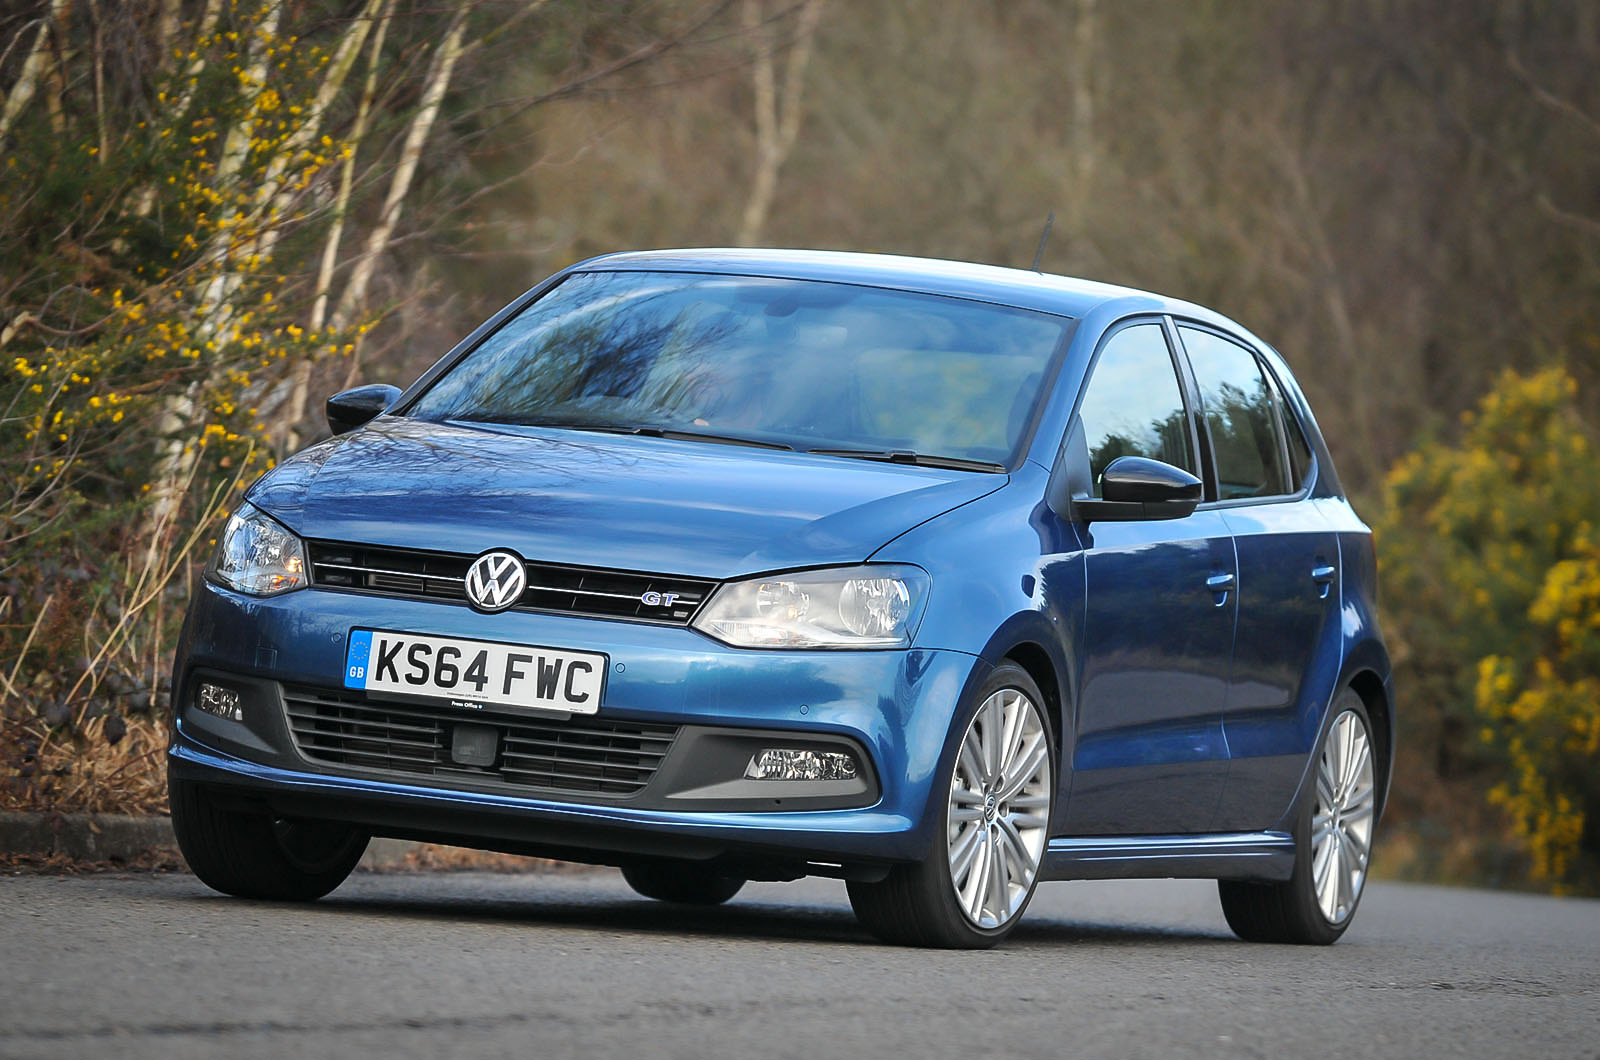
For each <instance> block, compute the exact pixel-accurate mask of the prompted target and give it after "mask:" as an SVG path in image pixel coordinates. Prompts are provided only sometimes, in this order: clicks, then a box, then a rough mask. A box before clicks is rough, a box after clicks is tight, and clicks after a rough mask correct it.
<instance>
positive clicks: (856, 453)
mask: <svg viewBox="0 0 1600 1060" xmlns="http://www.w3.org/2000/svg"><path fill="white" fill-rule="evenodd" d="M806 452H808V453H816V454H817V455H818V456H843V457H848V458H850V459H851V460H881V461H883V462H884V463H886V464H915V465H916V466H917V467H943V468H949V469H951V470H952V471H987V472H990V473H991V474H993V473H996V472H1001V471H1004V470H1005V469H1006V468H1005V465H1004V464H996V463H995V462H994V461H992V460H967V459H964V458H963V457H959V456H935V455H933V454H931V453H914V452H912V451H911V450H909V449H807V450H806Z"/></svg>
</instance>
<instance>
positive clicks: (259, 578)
mask: <svg viewBox="0 0 1600 1060" xmlns="http://www.w3.org/2000/svg"><path fill="white" fill-rule="evenodd" d="M206 573H207V574H209V575H211V577H213V578H215V579H216V580H217V581H219V582H221V583H222V584H223V585H226V586H228V587H229V588H231V589H237V590H239V591H240V592H241V593H249V594H250V595H251V596H276V595H277V594H278V593H286V592H288V591H289V590H291V589H298V588H300V587H301V586H303V585H305V584H306V551H305V546H304V545H302V544H301V543H300V539H299V538H298V537H295V536H294V535H293V534H291V533H290V532H289V531H287V530H285V529H284V528H283V527H282V526H280V525H279V524H278V523H277V521H276V520H274V519H272V518H270V517H268V516H267V515H266V514H265V513H264V512H262V511H260V510H259V509H258V508H256V507H254V506H253V505H249V504H241V505H239V510H238V511H236V512H234V513H233V514H232V515H230V516H228V525H227V526H226V527H224V528H223V531H222V537H221V538H220V539H218V541H217V551H216V555H214V556H212V557H211V564H210V566H208V567H207V568H206Z"/></svg>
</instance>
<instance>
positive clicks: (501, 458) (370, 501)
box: [249, 417, 1007, 579]
mask: <svg viewBox="0 0 1600 1060" xmlns="http://www.w3.org/2000/svg"><path fill="white" fill-rule="evenodd" d="M1006 481H1007V478H1006V476H1005V475H999V474H985V473H977V472H966V471H946V470H942V469H936V468H925V467H912V466H904V465H896V464H885V463H876V462H868V461H858V460H847V459H841V458H838V457H824V456H813V455H810V454H805V453H788V452H783V451H780V450H771V449H752V448H747V447H743V446H732V445H718V444H713V443H707V442H695V441H681V440H675V439H665V438H642V437H637V436H631V435H608V434H595V433H590V432H579V431H563V430H556V429H547V428H531V427H529V428H523V427H503V426H486V425H471V426H465V425H458V424H440V423H429V422H424V421H418V420H407V419H401V418H392V417H383V418H380V419H378V420H376V421H374V422H373V423H372V424H369V425H368V426H367V427H365V428H363V429H361V430H359V431H355V432H352V433H350V434H346V435H342V436H340V437H337V438H331V439H329V440H327V441H325V442H322V443H319V444H317V445H314V446H311V447H310V448H308V449H306V450H304V451H303V452H301V453H299V454H298V455H296V456H295V457H293V458H291V459H290V460H288V461H286V462H285V463H283V464H282V465H280V466H279V467H278V468H276V469H274V470H273V471H271V472H269V473H268V474H267V475H266V476H264V477H263V478H262V479H261V480H260V481H259V482H258V483H256V485H255V486H254V487H252V489H251V490H250V493H249V500H250V501H251V502H252V503H254V504H256V505H257V506H259V507H261V508H262V509H264V510H265V511H267V512H269V513H270V514H272V515H273V516H274V517H276V518H278V519H280V520H281V521H282V522H283V523H284V524H285V525H286V526H288V527H289V528H290V529H291V530H294V531H295V532H296V533H298V534H300V535H301V536H302V537H307V538H311V539H314V540H330V541H346V542H357V543H361V544H368V545H388V546H392V547H398V548H415V549H427V550H431V551H439V552H458V553H468V554H475V553H478V552H483V551H486V550H488V549H491V548H509V549H512V550H514V551H516V552H518V553H519V554H521V555H522V556H523V558H525V559H530V560H536V561H540V562H546V563H570V564H575V565H581V566H596V567H610V568H616V569H622V570H641V571H650V572H655V573H663V574H682V575H687V576H693V577H703V578H716V579H724V578H730V577H737V576H739V575H743V574H754V573H759V572H761V571H768V570H782V569H784V568H789V567H806V566H821V565H826V564H836V563H856V562H860V561H862V560H865V559H866V558H867V557H869V556H871V555H872V553H873V552H875V551H877V550H878V549H879V548H881V547H882V546H883V545H884V544H886V543H887V542H889V541H890V540H892V539H894V538H895V537H898V536H899V535H900V534H903V533H905V532H906V531H907V530H909V529H911V528H912V527H913V526H916V525H917V524H919V523H922V522H926V521H927V520H929V519H932V518H934V517H935V516H938V515H941V514H943V513H944V512H947V511H950V510H951V509H952V508H956V507H958V506H960V505H962V504H966V503H968V502H970V501H974V500H977V499H978V498H979V497H982V496H984V495H986V494H989V493H992V492H994V491H995V490H997V489H999V488H1000V487H1001V486H1003V485H1004V484H1005V483H1006Z"/></svg>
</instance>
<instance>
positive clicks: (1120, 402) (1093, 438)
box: [1078, 324, 1196, 497]
mask: <svg viewBox="0 0 1600 1060" xmlns="http://www.w3.org/2000/svg"><path fill="white" fill-rule="evenodd" d="M1078 418H1079V419H1080V420H1082V421H1083V435H1084V439H1085V441H1087V442H1088V445H1089V473H1090V476H1091V481H1092V482H1093V483H1094V495H1095V496H1096V497H1098V496H1100V495H1101V494H1100V475H1101V473H1102V472H1104V471H1105V469H1106V465H1107V464H1109V463H1111V461H1113V460H1115V459H1116V458H1117V457H1119V456H1145V457H1150V458H1151V459H1153V460H1162V461H1165V462H1166V463H1169V464H1172V465H1174V466H1175V467H1181V468H1183V469H1184V470H1185V471H1188V472H1190V473H1191V474H1194V473H1196V472H1195V460H1194V452H1193V450H1192V448H1191V447H1190V444H1189V420H1188V415H1187V413H1186V412H1185V410H1184V406H1183V391H1182V390H1181V389H1179V386H1178V374H1177V371H1176V369H1175V368H1174V367H1173V364H1172V356H1171V354H1170V353H1168V351H1167V340H1166V336H1165V335H1164V334H1163V332H1162V330H1161V325H1160V324H1135V325H1133V326H1132V327H1127V328H1123V329H1122V330H1121V331H1119V332H1117V333H1116V334H1115V335H1112V336H1111V338H1110V340H1109V341H1108V342H1107V343H1106V345H1105V348H1104V349H1102V350H1101V351H1100V359H1099V360H1098V361H1096V362H1095V366H1094V374H1093V375H1091V376H1090V377H1089V389H1088V390H1087V391H1086V392H1085V393H1084V395H1083V403H1082V405H1080V406H1079V408H1078Z"/></svg>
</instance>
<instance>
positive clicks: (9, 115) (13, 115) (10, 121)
mask: <svg viewBox="0 0 1600 1060" xmlns="http://www.w3.org/2000/svg"><path fill="white" fill-rule="evenodd" d="M66 14H67V0H50V10H49V11H48V12H47V13H46V14H45V16H44V17H43V18H42V19H40V20H39V32H38V33H36V34H34V36H33V47H32V48H30V49H29V50H28V57H27V58H26V59H24V60H23V61H22V72H21V73H20V74H19V75H18V76H17V83H16V84H15V85H13V86H11V92H10V94H9V95H7V96H6V101H5V105H4V106H0V148H4V146H5V142H6V137H7V136H8V135H9V134H10V133H11V127H12V126H13V125H15V124H16V121H17V119H18V118H19V117H21V116H22V111H23V109H24V108H26V107H27V105H28V104H29V102H31V101H32V99H33V97H34V94H35V93H36V92H38V91H39V85H40V83H41V82H42V81H44V79H45V78H46V76H47V75H48V72H49V70H50V67H51V57H50V29H51V27H53V26H54V25H55V24H56V23H57V22H59V21H60V20H61V19H62V18H64V17H66Z"/></svg>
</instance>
